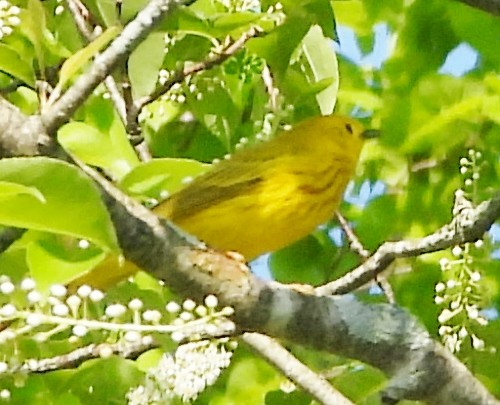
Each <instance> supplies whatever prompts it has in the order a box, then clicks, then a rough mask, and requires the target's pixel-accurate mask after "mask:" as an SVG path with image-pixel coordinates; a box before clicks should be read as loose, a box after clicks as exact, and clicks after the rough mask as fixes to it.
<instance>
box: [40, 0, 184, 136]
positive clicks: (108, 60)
mask: <svg viewBox="0 0 500 405" xmlns="http://www.w3.org/2000/svg"><path fill="white" fill-rule="evenodd" d="M193 1H194V0H151V2H150V3H149V4H148V5H147V6H146V7H145V8H144V9H143V10H141V11H140V12H139V14H138V15H137V17H136V18H135V19H134V20H132V21H131V22H130V23H129V24H127V26H126V27H125V28H124V29H123V31H122V33H121V34H120V35H119V36H118V37H117V38H116V39H115V40H114V41H113V42H112V43H111V44H110V45H109V47H108V48H106V50H105V51H104V52H102V53H101V54H100V55H98V56H97V57H96V58H95V60H94V63H92V65H91V67H90V70H89V71H88V72H87V73H85V74H83V75H81V76H80V77H79V78H78V79H77V80H76V81H75V83H74V84H73V85H72V86H71V87H70V88H69V89H68V90H67V91H66V92H65V93H64V94H63V95H62V96H61V98H60V99H59V100H57V101H56V102H55V103H54V104H53V105H51V106H49V107H48V108H47V109H46V110H45V111H43V112H42V121H43V124H44V127H45V130H46V132H47V133H48V134H53V133H54V132H55V131H56V130H57V129H58V128H59V127H60V126H61V125H63V124H64V123H66V122H67V121H68V120H69V119H70V117H71V116H72V114H73V113H74V112H75V111H76V109H77V108H78V107H79V106H80V105H81V103H82V102H83V101H84V100H86V99H87V97H88V96H89V95H90V94H91V93H92V91H93V90H94V89H95V88H96V87H97V86H98V85H99V84H100V83H101V82H102V81H103V80H104V79H105V77H106V76H107V75H109V74H110V73H111V72H112V70H113V69H114V68H115V67H116V66H117V65H118V64H119V63H120V62H121V61H122V60H123V59H124V58H125V57H126V56H128V55H129V54H130V53H131V52H132V51H133V50H134V49H135V47H136V46H137V45H138V44H139V43H140V42H141V40H142V39H143V38H144V37H145V36H146V35H147V34H148V33H149V32H150V31H151V30H152V29H153V27H154V26H155V25H156V23H157V22H158V21H159V20H160V19H161V18H162V17H164V16H165V15H168V14H169V13H171V12H172V11H173V10H175V8H176V7H177V6H179V5H181V4H184V5H187V4H190V3H192V2H193Z"/></svg>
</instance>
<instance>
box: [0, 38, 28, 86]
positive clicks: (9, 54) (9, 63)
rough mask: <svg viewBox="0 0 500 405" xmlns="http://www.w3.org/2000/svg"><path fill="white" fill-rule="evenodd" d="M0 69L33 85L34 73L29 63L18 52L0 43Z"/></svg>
mask: <svg viewBox="0 0 500 405" xmlns="http://www.w3.org/2000/svg"><path fill="white" fill-rule="evenodd" d="M0 71H3V72H5V73H8V74H9V75H11V76H13V77H16V78H18V79H20V80H22V81H23V82H24V83H26V84H28V85H30V86H34V85H35V73H34V72H33V67H32V66H31V64H29V63H27V62H26V61H25V60H24V59H22V58H21V57H20V56H19V54H18V53H17V52H16V51H15V50H14V49H11V48H10V47H9V46H8V45H4V44H0Z"/></svg>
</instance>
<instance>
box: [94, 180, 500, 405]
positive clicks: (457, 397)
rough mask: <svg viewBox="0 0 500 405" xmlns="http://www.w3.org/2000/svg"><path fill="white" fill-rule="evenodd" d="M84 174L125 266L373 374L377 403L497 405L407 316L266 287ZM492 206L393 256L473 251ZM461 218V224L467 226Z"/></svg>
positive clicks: (237, 262)
mask: <svg viewBox="0 0 500 405" xmlns="http://www.w3.org/2000/svg"><path fill="white" fill-rule="evenodd" d="M88 173H89V174H90V175H91V176H92V178H94V180H96V181H97V182H98V184H100V185H101V186H102V187H103V190H105V195H104V200H105V203H106V205H107V206H108V209H109V211H110V214H111V217H112V220H113V223H114V224H115V226H116V230H117V235H118V238H119V243H120V245H121V247H122V249H123V253H124V255H125V257H126V258H127V259H129V260H131V261H133V262H134V263H135V264H137V265H138V266H140V267H141V268H143V269H145V270H146V271H148V272H150V273H151V274H152V275H154V276H155V277H157V278H160V279H162V280H164V281H165V282H166V284H167V285H169V286H170V287H171V288H172V289H173V290H174V291H176V292H177V293H179V294H181V295H182V296H186V297H192V298H194V299H197V300H201V299H202V298H203V296H204V295H206V294H208V293H213V294H216V295H217V296H218V297H219V299H220V301H221V303H222V305H229V306H232V307H234V309H235V316H234V321H235V322H236V324H237V326H238V327H239V329H240V331H241V332H243V331H252V332H259V333H263V334H267V335H269V336H273V337H276V338H283V339H288V340H291V341H293V342H295V343H299V344H304V345H306V346H308V347H311V348H314V349H317V350H325V351H329V352H331V353H336V354H339V355H342V356H346V357H350V358H355V359H358V360H361V361H364V362H366V363H368V364H371V365H373V366H375V367H377V368H379V369H381V370H382V371H384V372H385V373H386V374H387V375H389V376H390V377H391V379H390V381H389V384H388V387H387V388H386V390H384V392H383V393H382V396H383V398H385V400H386V401H387V403H396V402H397V401H398V400H401V399H419V400H425V401H427V402H428V403H429V404H443V403H453V404H458V405H460V404H464V405H465V404H468V405H469V404H479V403H480V404H485V405H486V404H498V403H499V402H498V401H496V400H495V399H494V398H493V397H492V396H491V395H490V394H489V393H488V392H487V390H486V389H485V388H484V387H483V386H482V385H481V384H480V383H479V381H477V380H476V379H475V378H474V377H473V376H472V375H471V373H470V372H469V371H468V370H467V368H466V367H465V366H464V365H463V364H462V363H460V362H459V361H458V360H457V359H456V358H455V357H454V356H453V355H452V354H451V353H449V352H448V351H447V350H446V349H444V348H443V347H442V346H441V345H440V344H438V343H437V342H435V341H433V340H432V339H431V337H430V336H429V334H428V333H427V331H425V329H423V327H421V326H420V325H419V324H418V322H417V321H416V319H415V318H413V317H412V316H410V315H409V314H407V313H406V312H405V311H403V310H401V309H399V308H397V307H395V306H392V305H388V304H378V305H373V304H372V305H369V304H364V303H360V302H358V301H356V300H355V298H354V297H351V296H346V297H342V298H338V297H326V296H315V295H307V294H303V293H300V292H297V291H295V290H293V289H290V288H288V287H286V286H283V285H281V284H278V283H273V282H271V283H265V282H263V281H262V280H260V279H258V278H256V277H254V276H253V275H252V274H251V273H250V271H249V269H248V267H247V265H246V264H245V263H244V262H243V261H241V259H238V258H237V257H235V256H233V255H225V254H223V253H218V252H215V251H213V250H211V249H209V248H208V247H206V246H205V245H204V244H202V243H200V242H199V241H197V240H196V239H191V238H189V237H188V236H187V235H184V234H182V233H181V232H179V231H178V230H176V228H175V227H174V226H173V225H171V224H170V223H169V222H168V221H165V220H163V219H160V218H158V217H156V216H155V215H153V214H152V213H151V212H149V211H148V210H146V209H145V208H144V207H142V206H140V205H138V204H137V203H136V202H134V201H133V200H131V199H129V198H128V197H126V196H122V195H121V193H120V192H119V191H118V190H116V189H115V188H114V186H111V185H109V184H107V182H106V181H104V180H103V179H99V178H98V177H96V176H95V174H93V173H92V171H90V172H88ZM122 197H123V198H122ZM499 205H500V193H499V195H498V196H495V198H493V199H492V200H490V201H488V202H485V203H483V204H481V205H480V206H479V207H478V208H476V209H474V210H472V211H473V212H469V214H472V213H473V214H475V215H474V217H473V218H474V219H473V221H472V222H468V224H462V223H460V224H459V225H460V226H459V228H458V229H459V231H460V232H457V231H456V230H455V227H452V226H447V227H443V228H442V229H441V230H440V231H438V232H437V233H436V234H433V235H431V236H429V237H427V238H423V240H422V241H417V242H396V245H395V246H397V247H400V248H401V249H400V251H401V252H402V253H399V254H403V253H404V252H412V253H413V254H419V253H420V254H421V253H426V252H430V251H435V250H438V249H440V248H444V247H448V244H449V243H451V244H456V243H459V242H465V241H473V240H475V239H477V238H479V237H480V236H481V235H482V234H483V233H484V232H485V231H486V230H487V229H488V228H489V226H490V225H491V223H492V222H493V221H494V219H495V218H497V217H498V216H499V215H500V207H499ZM467 217H468V218H469V219H468V221H470V219H471V218H472V217H470V216H467ZM436 235H437V236H436ZM379 255H381V253H380V252H379ZM393 255H395V253H394V249H393V250H392V254H390V255H389V256H387V255H385V256H383V255H382V256H383V257H390V258H391V260H394V257H393ZM386 261H387V258H386V259H385V262H386ZM378 262H379V260H377V263H378Z"/></svg>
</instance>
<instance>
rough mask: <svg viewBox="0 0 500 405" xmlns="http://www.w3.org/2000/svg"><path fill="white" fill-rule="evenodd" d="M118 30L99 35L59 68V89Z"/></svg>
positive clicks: (114, 28)
mask: <svg viewBox="0 0 500 405" xmlns="http://www.w3.org/2000/svg"><path fill="white" fill-rule="evenodd" d="M119 32H120V29H119V28H118V27H110V28H108V29H107V30H106V31H104V32H103V33H102V34H101V35H99V36H98V37H97V38H96V39H95V40H94V41H92V42H91V43H90V44H88V45H87V46H86V47H85V48H83V49H80V50H79V51H78V52H76V53H74V54H73V55H72V56H71V57H69V58H68V59H66V61H65V62H64V63H63V65H62V66H61V70H60V71H59V83H58V84H57V87H58V88H59V89H62V88H64V86H65V85H66V84H67V83H68V82H69V81H70V80H71V79H72V78H73V76H74V75H75V74H76V73H77V72H79V71H80V69H82V68H83V66H84V65H85V64H86V63H87V62H89V61H90V59H92V58H93V57H94V56H95V55H97V53H98V52H99V51H100V50H101V49H102V48H103V47H104V46H105V45H106V44H107V43H108V42H109V41H111V40H112V39H113V38H114V37H116V36H117V35H118V33H119Z"/></svg>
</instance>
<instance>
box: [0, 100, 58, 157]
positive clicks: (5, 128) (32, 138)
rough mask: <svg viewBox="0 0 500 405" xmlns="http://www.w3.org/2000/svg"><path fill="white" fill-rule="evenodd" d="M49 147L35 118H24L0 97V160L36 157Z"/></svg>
mask: <svg viewBox="0 0 500 405" xmlns="http://www.w3.org/2000/svg"><path fill="white" fill-rule="evenodd" d="M51 145H52V142H51V139H50V138H49V137H48V136H47V135H46V133H45V131H44V130H43V127H42V125H41V122H40V119H39V118H38V117H37V116H31V117H27V116H25V115H24V114H22V113H21V111H19V109H18V108H17V107H15V106H13V105H12V104H10V103H9V102H8V101H7V100H5V99H4V98H2V97H0V158H3V157H11V156H34V155H38V154H39V153H40V149H41V148H45V149H47V148H50V147H51Z"/></svg>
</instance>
